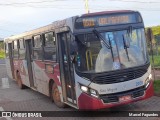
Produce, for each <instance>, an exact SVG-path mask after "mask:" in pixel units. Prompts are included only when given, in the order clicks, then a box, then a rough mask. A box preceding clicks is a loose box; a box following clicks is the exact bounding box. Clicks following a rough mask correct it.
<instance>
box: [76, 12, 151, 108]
mask: <svg viewBox="0 0 160 120" xmlns="http://www.w3.org/2000/svg"><path fill="white" fill-rule="evenodd" d="M75 31H76V32H75V43H74V45H75V46H76V47H77V49H76V52H75V53H76V55H75V56H76V62H75V81H76V95H77V100H78V107H79V109H101V108H109V107H113V106H117V105H122V104H129V103H132V102H136V101H139V100H144V99H147V98H150V97H151V96H153V81H152V74H151V66H150V62H149V57H148V53H147V48H146V39H145V30H144V24H143V20H142V18H141V16H140V14H139V13H138V12H133V11H123V12H122V11H121V12H115V13H114V12H113V13H97V14H89V15H84V16H81V17H80V18H78V19H77V20H76V22H75Z"/></svg>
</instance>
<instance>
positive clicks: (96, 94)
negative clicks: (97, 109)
mask: <svg viewBox="0 0 160 120" xmlns="http://www.w3.org/2000/svg"><path fill="white" fill-rule="evenodd" d="M79 85H80V89H81V90H82V91H83V92H85V93H87V94H89V95H91V96H93V97H96V98H98V92H97V91H96V90H94V89H92V88H89V87H87V86H84V85H81V84H79Z"/></svg>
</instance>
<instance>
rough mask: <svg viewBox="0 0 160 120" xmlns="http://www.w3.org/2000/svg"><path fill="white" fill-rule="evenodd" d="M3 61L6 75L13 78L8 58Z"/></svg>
mask: <svg viewBox="0 0 160 120" xmlns="http://www.w3.org/2000/svg"><path fill="white" fill-rule="evenodd" d="M5 62H6V69H7V75H8V76H9V78H11V79H13V76H12V69H11V64H10V59H8V58H6V59H5Z"/></svg>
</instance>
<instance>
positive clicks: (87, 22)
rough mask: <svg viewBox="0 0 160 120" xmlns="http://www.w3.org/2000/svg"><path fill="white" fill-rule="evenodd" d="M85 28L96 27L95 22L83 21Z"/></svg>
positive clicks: (91, 20) (90, 20)
mask: <svg viewBox="0 0 160 120" xmlns="http://www.w3.org/2000/svg"><path fill="white" fill-rule="evenodd" d="M83 26H84V27H93V26H95V20H94V19H83Z"/></svg>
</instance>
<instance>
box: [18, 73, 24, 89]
mask: <svg viewBox="0 0 160 120" xmlns="http://www.w3.org/2000/svg"><path fill="white" fill-rule="evenodd" d="M16 81H17V84H18V87H19V88H20V89H24V88H25V86H24V85H23V84H22V80H21V76H20V74H19V72H17V75H16Z"/></svg>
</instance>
